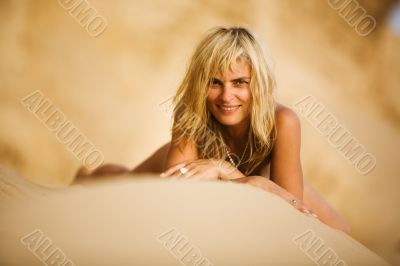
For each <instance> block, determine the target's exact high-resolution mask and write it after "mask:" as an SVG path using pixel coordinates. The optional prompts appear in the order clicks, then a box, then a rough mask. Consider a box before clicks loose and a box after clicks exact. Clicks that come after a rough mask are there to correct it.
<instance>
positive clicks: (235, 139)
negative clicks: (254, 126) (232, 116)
mask: <svg viewBox="0 0 400 266" xmlns="http://www.w3.org/2000/svg"><path fill="white" fill-rule="evenodd" d="M248 128H249V124H248V123H243V124H238V125H234V126H229V127H228V126H227V127H226V130H225V132H226V140H227V143H226V144H227V145H228V146H229V147H230V148H231V149H232V150H237V149H241V148H242V146H244V145H245V144H246V141H247V134H248Z"/></svg>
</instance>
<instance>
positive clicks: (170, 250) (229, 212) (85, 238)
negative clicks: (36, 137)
mask: <svg viewBox="0 0 400 266" xmlns="http://www.w3.org/2000/svg"><path fill="white" fill-rule="evenodd" d="M2 180H4V178H3V177H2ZM8 181H9V183H11V182H12V180H10V179H8ZM4 183H5V182H2V184H4ZM16 186H19V185H16ZM1 191H3V190H1ZM2 194H4V193H2ZM17 194H18V193H17ZM10 195H11V194H10V193H9V194H8V196H10ZM0 208H1V212H2V219H1V220H0V225H1V228H2V230H1V235H0V246H1V249H0V250H1V251H0V264H1V265H40V264H41V262H45V263H48V264H51V263H59V264H58V265H61V263H64V264H63V265H74V264H75V265H181V263H183V265H195V263H198V265H315V263H316V264H317V265H324V264H323V263H327V262H328V261H329V262H331V263H335V264H331V265H389V264H387V263H386V262H385V261H384V260H383V259H381V258H380V257H378V256H377V255H376V254H374V253H373V252H371V251H370V250H368V249H367V248H366V247H364V246H363V245H362V244H360V243H359V242H357V241H356V240H354V239H352V238H351V237H350V236H348V235H346V234H345V233H343V232H341V231H338V230H335V229H332V228H330V227H328V226H327V225H325V224H323V223H321V222H320V221H319V220H318V219H316V218H314V217H312V216H307V215H305V214H303V213H301V212H299V211H297V210H296V209H294V208H293V207H292V206H291V205H289V204H288V203H286V202H285V201H284V200H282V199H281V198H279V197H277V196H275V195H273V194H271V193H269V192H265V191H263V190H261V189H259V188H255V187H252V186H250V185H246V184H236V183H232V182H218V181H217V182H216V181H214V182H212V181H208V182H206V181H190V180H167V179H159V178H157V177H156V176H135V177H119V178H118V177H113V178H112V179H108V180H106V181H102V182H96V183H95V182H92V183H84V184H83V185H73V186H70V187H69V188H67V189H59V190H49V191H48V192H47V193H46V192H45V193H42V192H39V193H38V191H33V192H32V193H31V194H29V195H28V196H27V197H25V198H21V197H15V198H13V197H8V199H3V200H2V201H1V203H0Z"/></svg>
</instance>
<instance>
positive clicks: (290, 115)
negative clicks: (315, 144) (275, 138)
mask: <svg viewBox="0 0 400 266" xmlns="http://www.w3.org/2000/svg"><path fill="white" fill-rule="evenodd" d="M275 120H276V127H277V129H278V130H279V129H285V128H286V129H292V130H295V129H299V128H300V119H299V117H298V115H297V114H296V112H295V111H293V110H292V109H290V108H289V107H287V106H285V105H283V104H277V106H276V108H275Z"/></svg>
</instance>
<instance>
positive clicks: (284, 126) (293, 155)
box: [270, 105, 350, 233]
mask: <svg viewBox="0 0 400 266" xmlns="http://www.w3.org/2000/svg"><path fill="white" fill-rule="evenodd" d="M276 127H277V139H276V142H275V145H274V149H273V151H272V156H271V168H270V179H271V180H272V181H274V182H275V183H276V184H277V185H279V186H280V187H282V188H284V189H285V190H287V191H288V192H290V193H291V194H292V195H293V196H295V197H296V198H297V199H299V200H300V201H302V202H303V203H304V204H305V206H306V208H307V209H308V210H310V211H311V212H312V213H315V214H316V215H317V216H318V218H319V219H320V220H321V221H322V222H324V223H326V224H328V225H330V226H332V227H334V228H337V229H340V230H342V231H344V232H346V233H349V231H350V230H349V226H348V224H347V223H346V222H345V221H344V219H342V218H341V217H340V216H339V214H338V213H337V212H336V211H335V210H334V209H333V208H332V207H331V206H330V205H329V204H328V202H326V201H325V200H324V199H323V198H322V197H321V196H320V195H319V194H318V193H317V192H316V191H315V190H313V189H312V188H311V186H309V185H308V184H307V183H305V182H304V181H303V173H302V168H301V160H300V146H301V145H300V143H301V129H300V121H299V119H298V117H297V115H296V113H295V112H293V111H292V110H290V109H289V108H287V107H284V106H282V105H279V106H278V108H277V111H276Z"/></svg>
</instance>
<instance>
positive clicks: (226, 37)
mask: <svg viewBox="0 0 400 266" xmlns="http://www.w3.org/2000/svg"><path fill="white" fill-rule="evenodd" d="M237 60H246V62H247V63H248V64H249V65H250V66H251V76H250V83H249V86H250V90H251V104H250V110H251V111H250V126H249V132H248V145H249V149H248V152H247V153H246V157H245V158H246V160H245V161H244V162H241V164H244V163H246V164H247V167H246V169H240V168H239V169H240V170H242V172H243V173H244V174H246V175H248V174H249V173H252V172H253V171H254V170H255V169H256V167H257V166H259V165H260V164H261V162H262V161H263V160H264V159H265V158H266V156H268V155H269V153H270V152H271V150H272V148H273V144H274V142H275V138H276V127H275V105H276V103H275V97H274V89H275V79H274V77H273V75H272V73H271V69H270V67H269V65H268V63H267V60H266V56H265V52H264V50H263V46H262V45H261V42H260V41H259V40H258V39H257V38H256V36H255V35H254V34H253V33H251V32H250V31H249V30H248V29H246V28H242V27H229V28H226V27H215V28H213V29H211V30H210V31H209V32H208V33H207V34H206V35H205V37H204V38H203V39H202V41H201V42H200V43H199V45H198V46H197V48H196V50H195V52H194V54H193V56H192V57H191V60H190V62H189V66H188V68H187V71H186V74H185V76H184V79H183V81H182V83H181V85H180V86H179V88H178V91H177V93H176V95H175V97H174V99H173V105H174V112H173V116H174V123H173V127H172V140H173V142H174V143H173V144H174V145H178V146H180V145H185V144H186V143H187V142H188V141H193V143H194V144H195V145H196V146H197V149H198V153H199V157H200V158H204V159H211V158H214V159H224V160H226V157H227V154H226V150H225V147H226V146H225V145H224V143H225V142H224V135H223V128H224V125H222V124H221V123H219V122H218V121H217V120H216V119H215V118H214V117H213V115H212V114H211V113H210V111H209V110H208V109H207V105H206V102H207V95H208V90H209V88H210V86H211V82H212V79H213V78H214V77H215V75H216V74H218V73H225V71H227V70H228V69H229V70H232V67H233V65H234V64H235V63H236V62H237Z"/></svg>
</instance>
